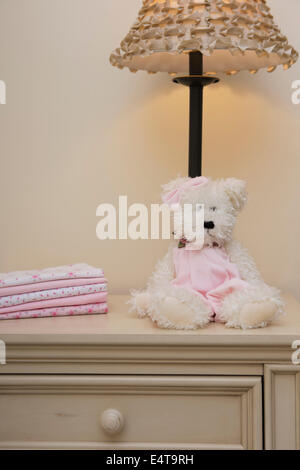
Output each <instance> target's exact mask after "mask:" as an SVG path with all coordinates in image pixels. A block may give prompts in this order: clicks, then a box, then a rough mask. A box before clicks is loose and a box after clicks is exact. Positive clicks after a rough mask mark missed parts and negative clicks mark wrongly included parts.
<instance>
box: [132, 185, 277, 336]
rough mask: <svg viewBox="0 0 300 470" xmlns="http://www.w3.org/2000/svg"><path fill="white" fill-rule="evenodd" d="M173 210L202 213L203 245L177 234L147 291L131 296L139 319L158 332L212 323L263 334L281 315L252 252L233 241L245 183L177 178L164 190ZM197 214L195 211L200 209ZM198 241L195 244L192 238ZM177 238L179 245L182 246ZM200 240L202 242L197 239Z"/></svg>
mask: <svg viewBox="0 0 300 470" xmlns="http://www.w3.org/2000/svg"><path fill="white" fill-rule="evenodd" d="M162 199H163V202H164V203H165V204H168V205H169V206H170V207H171V208H173V210H174V207H175V208H176V207H177V208H178V207H186V205H187V204H188V205H189V207H192V208H193V211H194V210H198V209H199V207H200V208H201V207H202V208H203V211H204V214H203V219H202V220H203V225H204V226H203V227H201V230H202V232H203V236H202V243H200V244H199V243H198V245H197V242H196V240H195V234H194V235H191V230H189V231H188V232H189V233H188V234H187V233H185V232H184V227H183V228H182V229H181V230H182V233H180V229H178V227H177V232H176V230H175V232H174V233H175V234H176V235H177V236H176V239H175V240H172V241H171V243H170V247H169V249H168V252H167V254H166V255H165V257H164V258H163V259H162V260H161V261H159V262H158V264H157V266H156V268H155V271H154V273H153V275H152V276H151V278H150V279H149V281H148V284H147V288H146V290H144V291H134V292H132V298H131V304H132V306H133V309H134V310H135V311H136V312H137V313H138V315H139V317H145V316H149V317H150V318H151V319H152V320H153V322H155V323H156V324H157V326H158V327H160V328H170V329H177V330H195V329H198V328H202V327H205V326H206V325H208V324H209V323H210V322H219V323H224V324H225V325H226V326H227V327H232V328H242V329H250V328H260V327H265V326H267V325H268V324H269V323H270V322H272V321H273V320H274V319H275V318H277V317H278V316H279V315H281V314H283V313H284V311H283V308H284V304H283V301H282V299H281V297H280V294H279V291H278V290H277V289H275V288H273V287H270V286H268V285H267V284H266V283H265V282H264V281H263V279H262V277H261V275H260V273H259V271H258V269H257V267H256V265H255V262H254V261H253V259H252V258H251V257H250V256H249V254H248V252H247V251H246V250H245V249H244V248H243V247H242V246H241V245H240V243H239V242H237V241H236V240H234V238H233V229H234V226H235V223H236V219H237V216H238V214H239V212H240V211H241V209H242V208H243V207H244V205H245V203H246V200H247V193H246V184H245V182H244V181H241V180H238V179H235V178H229V179H221V180H212V179H209V178H205V177H198V178H188V177H187V178H177V179H176V180H174V181H171V182H170V183H169V184H167V185H165V186H163V196H162ZM196 208H197V209H196ZM193 237H194V238H193ZM178 238H179V241H178ZM199 239H200V240H201V237H199Z"/></svg>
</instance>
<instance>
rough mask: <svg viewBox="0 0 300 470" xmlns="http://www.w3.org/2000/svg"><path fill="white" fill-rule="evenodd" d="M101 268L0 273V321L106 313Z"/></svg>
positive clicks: (75, 265) (105, 287) (60, 268)
mask: <svg viewBox="0 0 300 470" xmlns="http://www.w3.org/2000/svg"><path fill="white" fill-rule="evenodd" d="M107 310H108V308H107V281H106V279H105V278H104V274H103V271H102V269H97V268H93V267H91V266H89V265H87V264H82V263H81V264H73V265H69V266H60V267H58V268H48V269H43V270H41V271H18V272H12V273H5V274H0V320H10V319H17V318H39V317H60V316H67V315H95V314H98V313H107Z"/></svg>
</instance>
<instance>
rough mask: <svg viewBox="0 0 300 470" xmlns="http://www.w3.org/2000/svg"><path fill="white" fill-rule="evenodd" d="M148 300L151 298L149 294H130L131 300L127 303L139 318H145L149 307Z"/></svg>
mask: <svg viewBox="0 0 300 470" xmlns="http://www.w3.org/2000/svg"><path fill="white" fill-rule="evenodd" d="M150 300H151V296H150V294H149V292H147V291H144V292H139V291H135V292H132V293H131V299H130V301H129V303H130V304H131V306H132V308H131V310H134V311H136V312H137V314H138V316H139V317H140V318H143V317H145V316H146V315H148V311H149V307H150Z"/></svg>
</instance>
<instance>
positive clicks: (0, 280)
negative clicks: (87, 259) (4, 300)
mask: <svg viewBox="0 0 300 470" xmlns="http://www.w3.org/2000/svg"><path fill="white" fill-rule="evenodd" d="M93 277H104V275H103V271H102V269H97V268H93V267H92V266H89V265H88V264H85V263H79V264H70V265H68V266H59V267H56V268H47V269H42V270H36V271H15V272H11V273H0V289H1V288H2V287H10V286H20V285H24V284H33V283H36V282H45V281H57V280H59V279H78V278H81V279H84V278H93ZM0 292H1V291H0ZM0 295H1V293H0Z"/></svg>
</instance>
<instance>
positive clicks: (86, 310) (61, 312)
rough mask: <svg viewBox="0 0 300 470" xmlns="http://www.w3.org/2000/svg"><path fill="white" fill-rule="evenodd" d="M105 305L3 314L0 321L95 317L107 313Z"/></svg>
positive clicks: (104, 303) (97, 304)
mask: <svg viewBox="0 0 300 470" xmlns="http://www.w3.org/2000/svg"><path fill="white" fill-rule="evenodd" d="M107 310H108V308H107V303H106V302H102V303H96V304H89V305H79V306H68V307H56V308H44V309H38V310H28V311H25V312H14V313H4V314H2V315H0V320H16V319H22V318H43V317H65V316H73V315H96V314H99V313H107Z"/></svg>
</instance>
